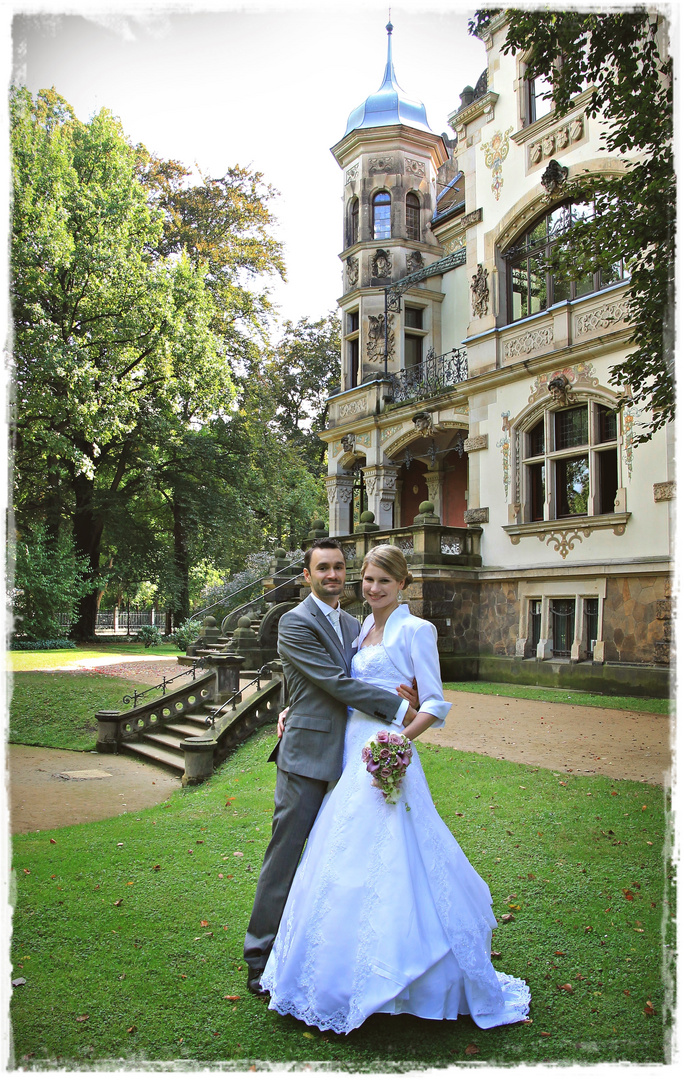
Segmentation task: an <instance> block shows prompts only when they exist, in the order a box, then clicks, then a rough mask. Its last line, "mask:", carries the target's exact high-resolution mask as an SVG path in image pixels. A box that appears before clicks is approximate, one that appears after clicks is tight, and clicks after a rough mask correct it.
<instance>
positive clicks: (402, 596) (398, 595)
mask: <svg viewBox="0 0 684 1080" xmlns="http://www.w3.org/2000/svg"><path fill="white" fill-rule="evenodd" d="M403 599H404V594H403V592H402V591H401V589H400V590H399V592H398V593H397V600H398V601H399V603H401V602H402V600H403Z"/></svg>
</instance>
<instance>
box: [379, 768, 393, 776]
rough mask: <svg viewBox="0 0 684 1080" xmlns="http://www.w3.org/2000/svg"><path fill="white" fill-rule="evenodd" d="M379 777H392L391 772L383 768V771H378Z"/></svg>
mask: <svg viewBox="0 0 684 1080" xmlns="http://www.w3.org/2000/svg"><path fill="white" fill-rule="evenodd" d="M380 775H381V776H391V775H392V770H391V769H388V768H387V767H385V768H384V769H381V770H380Z"/></svg>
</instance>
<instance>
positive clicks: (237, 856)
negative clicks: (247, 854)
mask: <svg viewBox="0 0 684 1080" xmlns="http://www.w3.org/2000/svg"><path fill="white" fill-rule="evenodd" d="M233 855H234V856H235V858H236V859H241V858H242V855H243V853H242V852H241V851H234V852H233Z"/></svg>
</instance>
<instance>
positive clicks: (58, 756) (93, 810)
mask: <svg viewBox="0 0 684 1080" xmlns="http://www.w3.org/2000/svg"><path fill="white" fill-rule="evenodd" d="M7 768H8V772H9V785H8V797H9V798H8V801H9V810H10V829H11V831H12V832H13V833H15V832H17V833H26V832H33V830H34V829H58V828H60V826H62V825H78V824H80V823H81V822H85V821H101V820H102V819H103V818H109V817H117V816H118V815H119V814H123V813H124V812H126V811H128V813H131V812H132V811H135V810H142V809H143V808H144V807H146V806H156V804H157V803H160V802H163V801H164V799H165V798H166V797H167V796H168V795H170V794H171V792H172V791H175V790H176V788H178V787H180V779H179V778H178V777H176V776H173V775H172V774H171V773H168V772H166V770H165V769H161V768H159V767H158V766H156V765H148V764H146V763H145V762H142V761H136V759H135V758H132V757H127V756H126V755H125V754H97V753H93V752H88V751H84V752H79V751H77V750H49V749H45V748H43V747H42V746H8V747H7ZM68 773H71V774H72V778H71V779H70V778H69V777H68V776H66V775H65V774H68ZM74 773H76V774H77V775H76V776H75V777H73V774H74ZM78 773H86V774H88V773H90V774H91V775H90V776H88V775H86V776H80V777H79V776H78ZM92 773H99V774H101V775H99V776H93V775H92Z"/></svg>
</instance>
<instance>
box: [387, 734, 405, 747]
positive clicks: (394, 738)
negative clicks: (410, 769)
mask: <svg viewBox="0 0 684 1080" xmlns="http://www.w3.org/2000/svg"><path fill="white" fill-rule="evenodd" d="M401 739H402V737H401V735H397V734H395V732H394V731H391V732H390V737H389V741H390V743H391V744H392V746H401Z"/></svg>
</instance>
